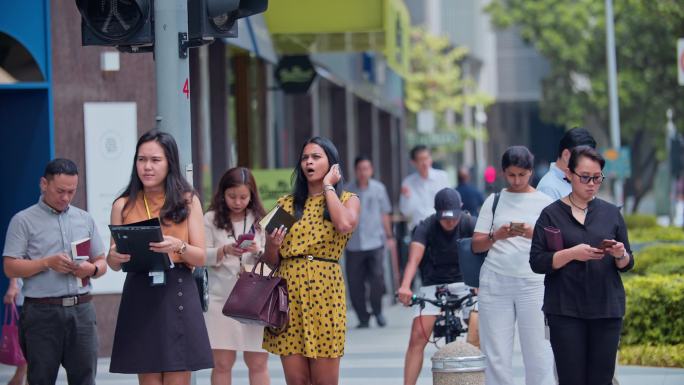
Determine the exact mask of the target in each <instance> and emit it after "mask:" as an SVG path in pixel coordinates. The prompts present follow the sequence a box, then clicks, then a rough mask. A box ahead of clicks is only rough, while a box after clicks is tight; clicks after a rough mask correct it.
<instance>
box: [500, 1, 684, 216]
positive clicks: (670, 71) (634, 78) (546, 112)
mask: <svg viewBox="0 0 684 385" xmlns="http://www.w3.org/2000/svg"><path fill="white" fill-rule="evenodd" d="M487 11H488V12H489V13H490V14H491V16H492V19H493V21H494V23H495V25H497V26H498V27H501V28H507V27H515V28H517V29H518V30H519V32H520V34H521V36H522V38H523V39H524V40H525V41H527V42H529V43H532V44H533V45H534V46H535V47H536V49H537V50H538V51H539V52H540V53H541V54H542V55H544V56H545V57H546V58H547V59H548V60H549V61H550V64H551V73H550V74H549V75H548V77H547V78H546V79H544V82H543V97H542V101H541V109H542V118H543V119H544V120H546V121H550V122H554V123H558V124H564V125H566V126H567V127H573V126H579V125H582V126H585V127H587V128H589V129H590V130H591V131H592V132H594V133H595V134H597V138H598V139H599V142H600V144H602V145H606V146H607V145H609V143H610V141H609V140H608V138H609V130H610V128H609V127H610V125H609V120H610V118H609V108H608V80H607V72H606V49H605V41H606V33H605V11H604V2H603V1H600V0H574V1H557V0H535V1H530V0H493V1H492V3H490V5H489V6H488V8H487ZM614 14H615V18H614V20H615V42H616V52H617V67H618V93H619V105H620V125H621V139H622V143H623V145H627V146H630V147H631V150H632V178H630V179H629V180H628V181H627V185H626V188H627V193H628V194H629V195H632V196H633V197H634V199H635V200H634V207H633V211H636V210H637V208H638V206H639V203H640V201H641V199H642V198H643V197H644V195H645V194H646V193H648V191H649V190H651V188H652V187H653V182H654V178H655V175H656V168H657V165H658V162H659V161H660V160H664V158H665V153H664V149H665V128H664V127H665V122H666V118H665V113H666V111H667V109H668V108H672V109H673V110H674V112H675V124H676V125H677V126H678V127H679V130H680V131H681V130H682V129H684V87H682V86H679V85H677V66H676V40H677V38H678V37H684V6H683V5H682V2H681V0H657V1H654V0H617V1H614Z"/></svg>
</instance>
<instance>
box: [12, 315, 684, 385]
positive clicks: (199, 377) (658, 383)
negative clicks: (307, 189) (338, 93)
mask: <svg viewBox="0 0 684 385" xmlns="http://www.w3.org/2000/svg"><path fill="white" fill-rule="evenodd" d="M386 309H387V310H386V314H385V315H386V318H387V320H388V325H387V327H385V328H382V329H381V328H377V327H376V326H375V325H374V323H373V322H372V321H371V326H372V328H370V329H361V330H356V329H353V327H354V326H356V324H357V321H356V316H355V315H354V314H353V313H349V321H348V322H347V324H348V325H349V326H350V328H351V329H350V330H349V331H348V333H347V344H346V354H345V356H344V357H343V358H342V361H341V368H340V385H368V384H373V385H400V384H402V381H403V368H404V351H405V350H406V346H407V344H408V337H409V331H410V325H411V320H412V317H413V309H408V308H404V307H402V306H398V305H396V306H388V307H387V308H386ZM435 351H436V348H435V347H434V346H432V345H428V347H427V349H426V351H425V360H424V361H423V371H422V372H421V375H420V378H419V380H418V385H430V384H432V374H431V372H430V368H431V365H432V362H431V361H430V356H432V354H434V352H435ZM13 370H14V368H13V367H9V366H5V365H0V384H5V383H7V381H8V380H9V378H10V377H11V375H12V373H13ZM269 371H270V373H271V384H272V385H285V378H284V377H283V371H282V367H281V366H280V360H279V359H278V357H277V356H271V357H270V359H269ZM513 373H514V382H515V384H516V385H524V384H525V380H524V369H523V365H522V355H521V354H520V348H519V345H517V341H516V347H515V349H514V357H513ZM210 375H211V370H202V371H199V372H197V373H196V375H195V377H196V384H197V385H209V384H210ZM618 379H619V380H620V384H621V385H643V384H648V385H675V384H678V385H682V384H684V369H665V368H649V367H638V366H620V367H619V368H618ZM97 383H98V384H100V385H109V384H111V385H115V384H116V385H129V384H130V385H134V384H137V383H138V381H137V377H136V376H134V375H123V374H112V373H109V358H101V359H100V360H99V365H98V375H97ZM57 384H60V385H61V384H67V381H66V375H65V373H64V370H63V369H62V370H60V374H59V378H58V381H57ZM233 384H236V385H243V384H244V385H248V384H249V380H248V376H247V367H246V366H245V364H244V362H243V361H242V360H241V358H240V357H238V362H237V363H236V365H235V368H234V369H233Z"/></svg>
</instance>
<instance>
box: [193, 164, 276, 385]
mask: <svg viewBox="0 0 684 385" xmlns="http://www.w3.org/2000/svg"><path fill="white" fill-rule="evenodd" d="M263 216H264V208H263V206H262V204H261V200H260V199H259V193H258V190H257V187H256V182H255V180H254V176H253V175H252V173H251V172H250V171H249V170H248V169H247V168H244V167H235V168H231V169H230V170H228V171H226V173H225V174H223V177H221V181H220V182H219V186H218V190H217V192H216V193H215V194H214V197H213V199H212V201H211V206H210V207H209V211H208V212H207V213H206V214H205V215H204V227H205V230H206V231H205V232H206V245H207V266H209V269H208V270H209V310H208V311H207V312H206V313H205V314H204V319H205V321H206V324H207V331H208V332H209V341H210V343H211V349H212V352H213V355H214V369H213V370H212V372H211V383H212V385H218V384H221V385H225V384H231V382H232V379H231V378H232V376H231V371H232V368H233V364H234V363H235V358H236V353H237V352H238V351H241V352H243V357H244V360H245V364H246V365H247V367H248V369H249V383H250V384H252V385H257V384H258V385H264V384H266V385H268V384H269V383H270V379H269V376H268V366H267V361H268V353H267V352H266V351H265V350H263V349H262V348H261V344H262V341H263V334H264V333H263V330H264V329H263V327H262V326H258V325H245V324H242V323H240V322H238V321H236V320H234V319H232V318H229V317H226V316H225V315H223V313H222V312H221V310H222V309H223V305H224V303H225V302H226V300H227V299H228V296H229V295H230V292H231V291H232V290H233V287H234V286H235V282H237V278H238V273H239V272H240V271H241V270H246V269H251V268H252V266H253V265H254V264H255V263H256V261H257V258H258V256H259V255H260V254H261V253H262V252H263V248H264V245H265V238H264V233H263V232H262V230H261V229H260V228H259V227H258V222H259V220H260V219H261V218H262V217H263ZM250 233H251V234H254V240H253V241H252V242H251V244H250V245H249V246H247V245H246V244H241V246H243V248H240V247H238V246H239V244H238V243H237V240H238V238H240V236H241V235H242V234H250Z"/></svg>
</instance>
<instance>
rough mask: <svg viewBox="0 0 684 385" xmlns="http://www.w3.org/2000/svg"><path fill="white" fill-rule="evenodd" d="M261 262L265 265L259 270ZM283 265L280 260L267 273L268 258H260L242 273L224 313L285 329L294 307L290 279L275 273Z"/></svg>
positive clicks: (247, 320) (270, 326)
mask: <svg viewBox="0 0 684 385" xmlns="http://www.w3.org/2000/svg"><path fill="white" fill-rule="evenodd" d="M258 265H261V269H260V271H259V272H257V271H256V268H257V266H258ZM279 267H280V264H278V265H277V266H276V267H275V268H274V269H273V270H271V272H270V273H269V274H268V275H264V262H263V261H262V260H261V258H259V260H258V261H257V263H255V264H254V267H252V271H251V272H247V271H244V272H242V273H240V275H239V277H238V280H237V282H236V283H235V287H234V288H233V291H231V292H230V295H229V296H228V300H227V301H226V303H225V305H223V314H224V315H226V316H228V317H231V318H234V319H236V320H238V321H240V322H242V323H246V324H256V325H262V326H266V327H269V328H272V329H276V330H280V331H282V330H284V329H285V328H286V327H287V322H288V318H289V317H288V315H289V309H290V308H289V303H288V297H287V281H286V280H285V278H282V277H274V276H273V274H274V273H275V272H276V271H277V270H278V268H279ZM271 331H273V330H271Z"/></svg>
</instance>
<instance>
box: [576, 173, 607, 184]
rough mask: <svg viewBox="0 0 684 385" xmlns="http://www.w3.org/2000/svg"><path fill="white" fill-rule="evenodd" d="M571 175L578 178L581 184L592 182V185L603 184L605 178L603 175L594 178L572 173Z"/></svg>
mask: <svg viewBox="0 0 684 385" xmlns="http://www.w3.org/2000/svg"><path fill="white" fill-rule="evenodd" d="M572 173H573V174H575V175H577V176H578V177H579V181H580V183H582V184H589V181H590V180H592V181H594V184H601V183H603V180H604V179H606V177H605V176H603V174H601V175H596V176H589V175H580V174H578V173H576V172H574V171H573V172H572Z"/></svg>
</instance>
